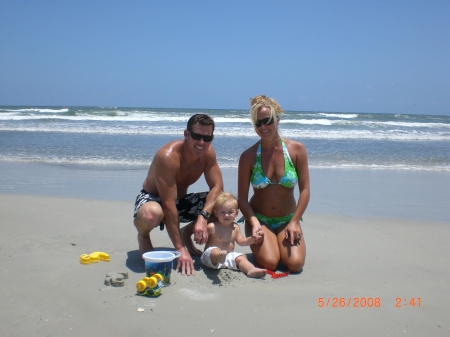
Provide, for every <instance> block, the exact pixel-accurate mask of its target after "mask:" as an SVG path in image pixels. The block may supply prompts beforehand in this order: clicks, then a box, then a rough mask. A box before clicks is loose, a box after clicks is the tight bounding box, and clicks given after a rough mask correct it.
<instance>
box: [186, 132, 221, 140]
mask: <svg viewBox="0 0 450 337" xmlns="http://www.w3.org/2000/svg"><path fill="white" fill-rule="evenodd" d="M187 131H188V132H189V134H190V135H191V138H192V139H193V140H200V139H202V138H203V141H205V142H206V143H209V142H211V141H212V140H213V138H214V135H212V136H207V135H201V134H199V133H195V132H194V131H191V130H187Z"/></svg>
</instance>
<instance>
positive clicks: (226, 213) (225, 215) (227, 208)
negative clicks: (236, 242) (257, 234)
mask: <svg viewBox="0 0 450 337" xmlns="http://www.w3.org/2000/svg"><path fill="white" fill-rule="evenodd" d="M214 213H215V214H216V217H217V218H218V219H219V222H220V223H221V224H223V225H230V224H232V223H233V222H234V219H235V218H236V215H237V209H236V207H235V205H234V203H233V202H226V203H224V204H223V205H221V206H219V207H217V208H216V209H214Z"/></svg>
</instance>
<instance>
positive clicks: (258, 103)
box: [250, 95, 283, 127]
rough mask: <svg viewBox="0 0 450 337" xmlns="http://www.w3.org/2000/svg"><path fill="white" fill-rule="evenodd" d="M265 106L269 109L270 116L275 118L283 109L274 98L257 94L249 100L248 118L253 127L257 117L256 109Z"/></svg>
mask: <svg viewBox="0 0 450 337" xmlns="http://www.w3.org/2000/svg"><path fill="white" fill-rule="evenodd" d="M263 106H264V107H267V108H269V109H270V117H271V118H272V119H275V118H276V117H279V116H280V115H281V114H282V113H283V109H282V108H281V106H280V104H278V102H277V101H276V100H274V99H273V98H270V97H266V96H264V95H258V96H255V97H253V98H252V99H251V100H250V120H251V121H252V124H253V127H255V123H256V120H257V119H258V111H259V109H260V108H261V107H263Z"/></svg>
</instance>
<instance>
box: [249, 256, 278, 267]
mask: <svg viewBox="0 0 450 337" xmlns="http://www.w3.org/2000/svg"><path fill="white" fill-rule="evenodd" d="M255 260H256V263H257V264H258V265H259V266H260V267H261V268H264V269H268V270H276V269H277V266H278V263H279V262H280V259H279V258H277V257H276V256H273V255H271V256H260V257H259V258H256V259H255Z"/></svg>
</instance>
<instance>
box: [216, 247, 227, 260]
mask: <svg viewBox="0 0 450 337" xmlns="http://www.w3.org/2000/svg"><path fill="white" fill-rule="evenodd" d="M226 257H227V251H226V250H221V251H220V252H219V254H217V261H218V262H219V263H224V262H225V258H226Z"/></svg>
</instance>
